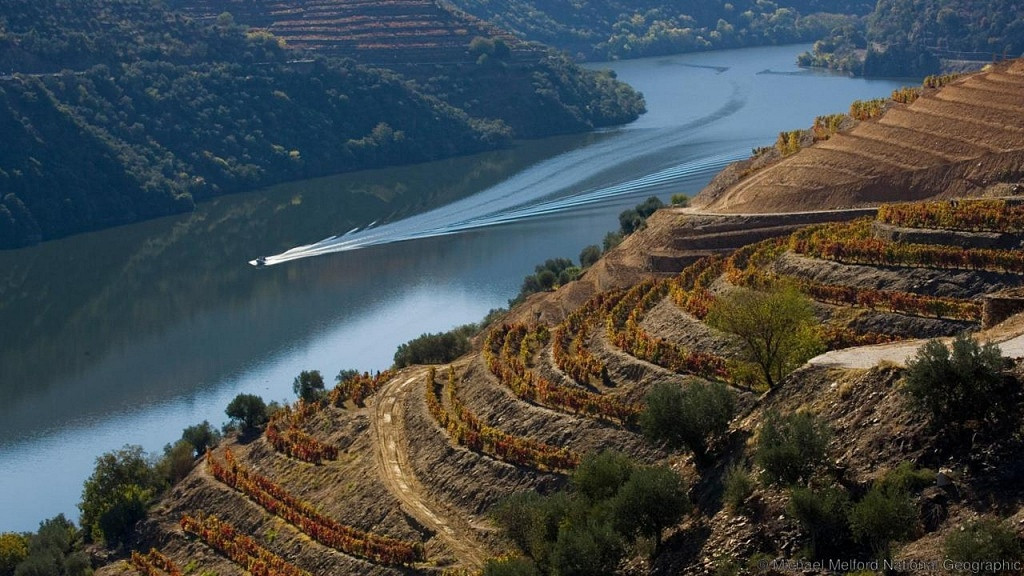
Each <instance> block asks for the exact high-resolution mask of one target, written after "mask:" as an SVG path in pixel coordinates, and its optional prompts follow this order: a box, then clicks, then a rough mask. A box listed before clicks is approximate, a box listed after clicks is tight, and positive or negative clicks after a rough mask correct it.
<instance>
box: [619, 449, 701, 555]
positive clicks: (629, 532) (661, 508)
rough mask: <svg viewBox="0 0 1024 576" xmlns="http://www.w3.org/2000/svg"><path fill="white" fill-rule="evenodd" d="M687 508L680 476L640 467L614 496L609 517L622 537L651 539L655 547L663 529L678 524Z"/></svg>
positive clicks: (665, 469)
mask: <svg viewBox="0 0 1024 576" xmlns="http://www.w3.org/2000/svg"><path fill="white" fill-rule="evenodd" d="M690 508H691V504H690V499H689V498H688V497H687V496H686V486H685V484H684V483H683V480H682V478H680V477H679V474H676V473H675V472H674V471H673V470H672V469H670V468H665V467H661V466H650V467H648V466H643V467H640V468H637V469H636V470H634V471H633V473H632V474H630V476H629V480H627V481H626V483H625V484H624V485H623V486H622V488H621V489H620V490H619V491H618V493H617V494H616V495H615V499H614V500H613V501H612V510H613V512H612V517H613V518H614V523H615V528H616V529H617V530H618V531H619V533H620V534H622V535H623V536H626V537H627V538H632V537H636V536H643V537H646V538H654V541H655V547H658V546H660V544H661V532H662V530H664V529H665V528H668V527H669V526H672V525H673V524H675V523H677V522H679V520H680V518H682V517H683V515H684V514H686V513H687V512H689V511H690Z"/></svg>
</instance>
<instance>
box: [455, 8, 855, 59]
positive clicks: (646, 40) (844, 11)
mask: <svg viewBox="0 0 1024 576" xmlns="http://www.w3.org/2000/svg"><path fill="white" fill-rule="evenodd" d="M451 1H452V3H453V4H455V5H457V6H459V7H460V8H462V9H463V10H465V11H466V12H469V13H471V14H474V15H476V16H479V17H480V18H483V19H484V20H487V21H490V22H494V23H496V24H498V25H500V26H502V27H504V28H507V29H508V30H512V31H514V32H516V33H517V34H518V35H519V36H520V37H522V38H525V39H528V40H536V41H540V42H544V43H546V44H550V45H552V46H557V47H559V48H562V49H564V50H567V51H568V52H569V53H571V54H573V55H578V56H580V57H583V58H586V59H597V60H607V59H613V58H637V57H641V56H657V55H660V54H670V53H679V52H693V51H700V50H714V49H721V48H737V47H741V46H759V45H765V44H785V43H792V42H810V41H813V40H817V39H819V38H821V37H822V36H824V35H826V34H827V33H828V32H829V31H830V30H832V29H833V28H835V27H838V26H841V25H843V24H846V23H847V22H849V21H850V20H851V17H853V16H862V15H865V14H867V13H869V12H870V11H871V9H872V8H873V7H874V5H875V3H874V2H872V1H870V0H842V1H838V2H823V1H820V0H780V1H778V2H763V1H751V0H739V1H733V2H723V1H720V0H715V1H710V2H705V1H700V0H683V1H667V0H639V1H636V2H624V1H621V0H597V1H594V2H574V1H570V0H508V1H504V2H490V1H488V0H451Z"/></svg>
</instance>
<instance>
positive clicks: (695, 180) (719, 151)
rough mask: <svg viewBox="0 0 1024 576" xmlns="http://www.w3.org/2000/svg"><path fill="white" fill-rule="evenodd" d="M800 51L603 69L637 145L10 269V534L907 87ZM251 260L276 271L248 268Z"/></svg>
mask: <svg viewBox="0 0 1024 576" xmlns="http://www.w3.org/2000/svg"><path fill="white" fill-rule="evenodd" d="M805 49H807V46H785V47H769V48H755V49H747V50H735V51H722V52H711V53H704V54H691V55H681V56H673V57H665V58H653V59H644V60H633V61H624V62H615V63H610V64H608V65H606V66H610V67H611V68H613V69H614V70H615V71H616V73H617V74H618V76H619V78H621V79H622V80H624V81H626V82H629V83H630V84H632V85H633V86H634V87H636V88H637V89H639V90H641V91H642V92H643V93H644V95H645V97H646V99H647V107H648V110H649V111H648V113H647V114H646V115H644V116H643V117H641V118H640V119H639V120H638V121H636V122H634V123H632V124H630V125H628V126H623V127H620V128H615V129H611V130H605V131H601V132H599V133H594V134H588V135H580V136H564V137H558V138H551V139H546V140H538V141H530V142H523V143H520V144H519V145H517V146H516V147H514V148H512V149H509V150H502V151H497V152H492V153H487V154H481V155H477V156H471V157H464V158H456V159H451V160H446V161H442V162H435V163H431V164H423V165H417V166H407V167H401V168H393V169H386V170H375V171H368V172H360V173H354V174H347V175H340V176H334V177H328V178H321V179H317V180H312V181H305V182H297V183H292V184H287V185H282V186H276V187H273V188H270V189H267V190H259V191H254V192H251V193H246V194H239V195H234V196H230V197H225V198H219V199H216V200H213V201H210V202H206V203H204V204H202V205H200V206H199V207H198V209H197V210H196V211H195V212H194V213H192V214H188V215H183V216H177V217H169V218H163V219H159V220H154V221H149V222H145V223H141V224H136V225H131V226H124V227H120V228H116V229H111V230H105V231H101V232H96V233H91V234H85V235H79V236H75V237H72V238H67V239H63V240H57V241H52V242H48V243H45V244H43V245H40V246H36V247H32V248H27V249H21V250H14V251H4V252H0V398H2V401H0V531H7V530H33V529H35V528H36V527H37V526H38V522H39V521H40V520H42V519H44V518H49V517H52V516H54V515H56V514H58V513H64V514H66V515H68V516H69V517H72V518H77V516H78V513H77V508H76V504H77V502H78V500H79V496H80V494H81V486H82V482H83V480H84V479H85V478H86V477H87V476H88V475H89V474H90V473H91V471H92V467H93V464H94V461H95V458H96V457H97V456H98V455H100V454H101V453H103V452H106V451H109V450H112V449H116V448H119V447H121V446H123V445H124V444H126V443H133V444H141V445H142V446H143V447H145V448H146V449H147V450H149V451H159V450H161V448H162V447H163V446H164V445H165V444H166V443H168V442H172V441H173V440H175V439H176V438H178V437H179V436H180V433H181V430H182V429H183V428H184V427H185V426H187V425H190V424H194V423H197V422H200V421H202V420H209V421H211V422H213V423H214V424H217V425H219V424H221V423H222V422H223V421H225V420H226V416H225V415H224V413H223V410H224V406H225V405H226V404H227V403H228V402H229V401H230V399H231V398H232V397H234V396H235V395H236V394H238V393H240V392H252V393H256V394H260V395H261V396H263V397H264V398H265V399H267V400H286V399H289V398H291V397H292V393H291V383H292V379H293V378H294V377H295V376H296V375H297V374H298V373H299V372H300V371H301V370H304V369H318V370H320V371H321V372H322V373H323V374H324V376H325V378H326V379H328V380H332V379H333V376H334V375H335V374H337V373H338V371H339V370H341V369H343V368H358V369H360V370H378V369H383V368H386V367H387V366H388V365H389V364H390V362H391V358H392V355H393V354H394V350H395V348H396V346H397V345H398V344H400V343H402V342H405V341H407V340H409V339H411V338H413V337H415V336H418V335H420V334H422V333H424V332H437V331H442V330H446V329H448V328H451V327H453V326H455V325H458V324H462V323H466V322H473V321H476V320H478V319H480V318H481V317H483V316H484V314H486V313H487V311H488V310H490V309H491V308H496V307H499V306H504V305H505V304H506V302H507V300H508V299H509V298H511V297H513V296H514V295H515V293H516V292H517V291H518V288H519V285H520V283H521V281H522V278H523V276H524V275H526V274H528V273H531V272H532V270H533V266H534V265H535V264H537V263H540V262H542V261H543V260H544V259H546V258H550V257H556V256H560V257H570V258H573V259H576V257H577V255H578V254H579V252H580V250H581V249H582V248H583V247H584V246H586V245H587V244H600V242H601V239H602V237H603V236H604V234H605V232H607V231H609V230H612V229H615V228H617V226H618V220H617V215H618V213H619V212H620V211H622V210H623V209H625V208H626V207H629V206H632V205H634V204H636V203H638V202H640V201H642V200H643V199H644V198H646V197H647V196H650V195H652V194H655V195H658V196H660V197H661V198H662V199H664V200H667V199H668V196H669V195H671V194H673V193H678V192H683V193H690V194H695V193H696V192H697V191H698V190H699V189H700V188H701V187H702V186H703V185H704V184H705V183H706V182H707V181H708V180H709V179H710V177H711V176H712V175H713V174H714V173H715V172H717V171H718V170H719V169H721V167H722V166H724V165H725V164H726V163H727V162H729V161H731V160H733V159H738V158H742V157H745V156H747V155H749V154H750V150H751V148H753V147H755V146H763V145H771V144H772V143H774V141H775V137H776V135H777V133H778V132H779V131H781V130H790V129H794V128H801V127H807V126H809V125H810V124H811V122H812V121H813V119H814V117H815V116H816V115H819V114H828V113H834V112H841V111H844V110H846V109H847V107H848V106H849V103H850V102H851V101H852V100H854V99H867V98H876V97H881V96H887V95H888V94H889V92H890V91H891V90H893V89H894V88H897V87H899V86H901V85H902V84H904V83H902V82H898V81H890V80H865V79H855V78H850V77H846V76H841V75H835V74H829V73H824V72H809V71H801V70H799V69H798V68H796V67H795V65H794V60H795V57H796V54H798V53H799V52H801V51H803V50H805ZM375 221H376V222H378V223H377V224H376V225H375V226H372V227H369V225H370V224H371V223H373V222H375ZM357 227H358V228H361V229H362V230H360V231H356V232H353V233H352V234H348V235H345V233H346V232H348V231H350V230H352V229H353V228H357ZM367 228H368V229H367ZM334 236H338V237H337V238H333V239H330V240H327V241H325V242H319V243H318V241H320V240H321V239H328V238H330V237H334ZM296 247H300V248H298V249H296ZM289 250H290V252H289ZM260 255H269V256H270V258H269V259H268V262H269V263H271V264H275V265H270V266H266V267H264V268H260V269H257V268H255V267H253V266H250V265H249V264H248V263H247V261H249V260H252V259H253V258H255V257H257V256H260ZM275 255H280V256H275ZM314 255H315V257H312V256H314Z"/></svg>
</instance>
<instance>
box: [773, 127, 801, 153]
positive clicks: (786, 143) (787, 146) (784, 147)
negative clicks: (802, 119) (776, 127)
mask: <svg viewBox="0 0 1024 576" xmlns="http://www.w3.org/2000/svg"><path fill="white" fill-rule="evenodd" d="M802 133H803V131H802V130H790V131H789V132H779V138H778V139H777V140H776V141H775V148H776V149H777V150H778V151H779V153H780V154H782V155H783V156H789V155H790V154H793V153H794V152H797V151H799V150H800V135H801V134H802Z"/></svg>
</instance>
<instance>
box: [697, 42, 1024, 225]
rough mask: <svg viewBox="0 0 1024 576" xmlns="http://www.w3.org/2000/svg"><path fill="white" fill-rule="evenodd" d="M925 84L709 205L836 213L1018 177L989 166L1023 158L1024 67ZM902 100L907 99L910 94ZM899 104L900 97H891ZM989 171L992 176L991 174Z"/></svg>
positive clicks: (976, 189) (977, 190)
mask: <svg viewBox="0 0 1024 576" xmlns="http://www.w3.org/2000/svg"><path fill="white" fill-rule="evenodd" d="M946 81H948V82H949V83H948V84H946V85H945V86H942V87H941V89H935V88H923V89H921V91H920V94H921V95H920V97H917V98H916V99H915V100H913V102H912V103H910V104H903V103H900V102H897V101H890V102H888V103H887V104H886V106H885V107H886V110H885V112H884V113H883V114H881V116H879V117H877V118H874V119H872V120H866V121H863V122H860V123H859V124H858V125H857V126H855V127H853V128H852V129H850V130H849V131H845V132H840V133H838V134H835V135H833V136H832V137H830V138H829V139H827V140H824V141H821V142H817V143H816V144H814V145H813V146H810V147H808V148H805V149H803V150H800V151H799V153H797V154H791V155H789V156H787V157H785V158H783V159H781V160H779V161H778V162H777V163H775V164H772V165H769V166H767V167H765V168H762V169H760V170H756V171H754V172H752V173H751V174H750V175H749V176H747V177H746V178H743V179H741V180H740V181H739V182H737V183H736V184H734V185H733V186H731V187H730V188H728V189H727V190H725V191H722V192H719V193H716V194H715V195H714V196H710V197H705V198H703V199H701V198H698V199H697V203H698V204H699V205H703V206H704V207H705V208H706V209H708V210H709V211H721V212H736V213H740V212H771V211H786V210H788V209H789V207H791V206H800V207H801V209H814V208H820V209H835V208H843V207H852V206H861V205H864V204H875V203H879V202H885V201H890V200H892V199H895V198H900V199H903V200H915V199H921V200H924V199H928V198H934V197H953V196H963V195H972V194H973V195H977V194H981V193H983V192H984V191H985V190H986V189H987V188H989V187H991V186H993V185H996V184H999V183H1007V182H1016V181H1017V180H1018V179H1019V178H1020V176H1021V173H1020V169H1019V168H1018V169H1017V170H1016V171H1014V170H1013V169H1011V170H1009V171H1000V173H997V174H998V175H996V176H995V177H993V176H992V170H990V169H989V167H990V165H994V164H1005V165H1008V166H1013V165H1016V166H1018V167H1019V166H1020V165H1021V159H1022V158H1024V115H1022V114H1021V96H1020V95H1021V94H1022V93H1024V63H1022V62H1019V61H1014V62H1009V63H1004V64H999V65H993V67H992V69H991V70H988V71H985V72H982V73H979V74H974V75H969V76H965V77H961V78H957V79H952V80H948V79H947V80H946ZM904 96H905V95H904ZM893 98H894V100H900V99H903V96H900V95H899V94H896V93H894V96H893ZM984 174H988V176H987V177H986V176H984Z"/></svg>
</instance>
